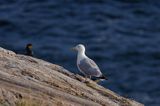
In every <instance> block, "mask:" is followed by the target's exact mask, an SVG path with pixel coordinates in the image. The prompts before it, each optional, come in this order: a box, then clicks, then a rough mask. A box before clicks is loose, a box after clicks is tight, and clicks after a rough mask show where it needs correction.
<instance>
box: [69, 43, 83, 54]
mask: <svg viewBox="0 0 160 106" xmlns="http://www.w3.org/2000/svg"><path fill="white" fill-rule="evenodd" d="M72 50H74V51H78V52H85V47H84V45H83V44H78V45H77V46H75V47H73V48H72Z"/></svg>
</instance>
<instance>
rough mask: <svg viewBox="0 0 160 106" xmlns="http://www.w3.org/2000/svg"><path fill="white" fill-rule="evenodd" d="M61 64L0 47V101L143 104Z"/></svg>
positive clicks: (60, 105)
mask: <svg viewBox="0 0 160 106" xmlns="http://www.w3.org/2000/svg"><path fill="white" fill-rule="evenodd" d="M82 81H84V78H83V77H81V76H79V75H75V74H73V73H71V72H69V71H67V70H66V69H64V68H63V67H61V66H58V65H55V64H52V63H49V62H46V61H43V60H40V59H36V58H33V57H30V56H24V55H19V54H15V53H14V52H12V51H9V50H5V49H3V48H0V105H2V106H3V105H5V106H143V104H141V103H138V102H136V101H134V100H130V99H127V98H124V97H121V96H119V95H117V94H116V93H114V92H112V91H110V90H108V89H105V88H104V87H102V86H100V85H98V84H96V83H95V82H93V81H91V80H90V81H89V83H83V82H82Z"/></svg>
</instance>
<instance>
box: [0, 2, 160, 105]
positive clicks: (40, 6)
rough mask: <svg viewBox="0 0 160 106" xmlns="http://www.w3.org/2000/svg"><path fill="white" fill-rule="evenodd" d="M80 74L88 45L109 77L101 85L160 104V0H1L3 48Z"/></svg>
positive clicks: (0, 34)
mask: <svg viewBox="0 0 160 106" xmlns="http://www.w3.org/2000/svg"><path fill="white" fill-rule="evenodd" d="M28 43H32V45H33V52H34V57H36V58H40V59H43V60H46V61H49V62H51V63H54V64H58V65H61V66H63V67H64V68H66V69H67V70H69V71H71V72H73V73H75V74H80V75H81V73H80V72H79V71H78V69H77V66H76V58H77V53H76V52H73V51H71V50H70V48H72V47H74V46H76V45H77V44H84V45H85V47H86V55H87V56H88V57H90V58H91V59H93V60H94V61H95V62H96V63H97V64H98V66H99V68H100V69H101V71H102V73H103V74H104V75H106V76H107V77H108V80H106V81H101V82H100V83H99V84H100V85H102V86H103V87H105V88H108V89H110V90H112V91H114V92H116V93H118V94H119V95H121V96H124V97H127V98H130V99H133V100H136V101H138V102H140V103H143V104H145V106H160V0H0V47H3V48H6V49H10V50H13V51H14V52H16V53H18V54H25V46H26V44H28Z"/></svg>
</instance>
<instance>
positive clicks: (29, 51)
mask: <svg viewBox="0 0 160 106" xmlns="http://www.w3.org/2000/svg"><path fill="white" fill-rule="evenodd" d="M26 55H28V56H33V51H32V44H31V43H29V44H27V45H26Z"/></svg>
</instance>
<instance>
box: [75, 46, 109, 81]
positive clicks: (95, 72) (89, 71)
mask: <svg viewBox="0 0 160 106" xmlns="http://www.w3.org/2000/svg"><path fill="white" fill-rule="evenodd" d="M72 50H74V51H77V52H78V55H77V67H78V69H79V71H80V72H82V73H83V74H84V75H85V78H90V79H91V77H92V76H94V77H97V78H99V79H106V80H107V77H105V76H104V75H103V74H102V72H101V71H100V69H99V67H98V65H97V64H96V63H95V62H94V61H93V60H92V59H90V58H89V57H87V56H86V54H85V46H84V45H83V44H78V45H77V46H75V47H73V48H72Z"/></svg>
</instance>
